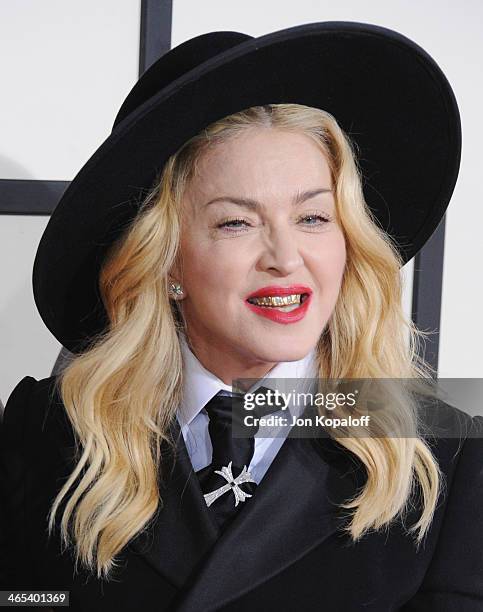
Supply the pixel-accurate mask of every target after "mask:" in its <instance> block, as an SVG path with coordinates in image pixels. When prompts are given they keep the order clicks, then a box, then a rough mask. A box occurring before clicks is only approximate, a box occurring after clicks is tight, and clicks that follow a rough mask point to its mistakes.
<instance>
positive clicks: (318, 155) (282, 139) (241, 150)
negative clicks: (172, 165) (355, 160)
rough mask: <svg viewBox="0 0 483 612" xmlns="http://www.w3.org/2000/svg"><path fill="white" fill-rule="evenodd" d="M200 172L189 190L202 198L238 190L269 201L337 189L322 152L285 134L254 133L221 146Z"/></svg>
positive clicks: (202, 163)
mask: <svg viewBox="0 0 483 612" xmlns="http://www.w3.org/2000/svg"><path fill="white" fill-rule="evenodd" d="M197 166H198V168H197V173H196V175H195V177H194V178H193V180H192V181H191V184H190V187H189V191H190V192H191V193H193V194H194V193H196V194H197V196H200V195H205V196H216V195H220V194H219V192H225V191H228V190H229V191H230V193H233V191H235V190H236V195H239V196H247V197H260V198H262V199H263V198H266V197H270V196H275V197H277V196H279V195H280V196H281V195H282V194H284V195H285V196H291V195H292V192H295V191H297V190H299V191H300V190H304V189H311V188H314V187H327V188H330V187H331V186H332V182H331V173H330V168H329V164H328V161H327V159H326V157H325V155H324V153H323V151H322V149H321V148H320V146H319V145H318V144H317V143H316V142H315V141H314V140H313V139H312V138H310V137H309V136H307V135H305V134H302V133H294V132H289V131H284V130H280V129H273V128H250V129H248V130H246V131H245V132H243V133H241V134H239V135H237V136H235V137H232V138H230V139H229V140H228V141H226V142H223V143H219V144H217V145H215V146H214V147H213V148H212V149H211V150H209V151H208V152H206V153H205V154H204V155H202V157H201V158H200V160H199V162H198V165H197ZM288 190H289V191H290V193H288Z"/></svg>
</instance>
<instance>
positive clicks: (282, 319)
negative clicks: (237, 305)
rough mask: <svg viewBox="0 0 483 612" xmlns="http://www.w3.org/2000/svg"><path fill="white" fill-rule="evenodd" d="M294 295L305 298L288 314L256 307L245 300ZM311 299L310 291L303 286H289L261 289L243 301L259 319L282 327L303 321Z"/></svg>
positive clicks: (264, 307)
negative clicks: (267, 320) (268, 320)
mask: <svg viewBox="0 0 483 612" xmlns="http://www.w3.org/2000/svg"><path fill="white" fill-rule="evenodd" d="M295 293H300V294H304V293H305V294H306V295H307V297H306V299H305V300H304V302H303V303H302V304H300V306H299V307H298V308H295V309H294V310H291V311H289V312H283V311H282V310H278V309H277V308H276V307H267V306H257V305H256V304H251V303H250V302H248V301H247V300H248V299H249V298H254V297H268V296H284V295H293V294H295ZM311 298H312V289H310V287H307V286H305V285H290V286H289V287H282V286H280V285H270V286H267V287H262V288H261V289H258V290H257V291H254V292H253V293H251V294H250V295H249V296H247V298H246V299H245V304H246V305H247V306H248V308H250V310H251V311H252V312H254V313H255V314H257V315H260V316H261V317H265V318H267V319H270V320H271V321H274V322H275V323H281V324H282V325H286V324H288V323H296V322H297V321H300V319H303V318H304V316H305V314H306V313H307V310H308V308H309V305H310V301H311Z"/></svg>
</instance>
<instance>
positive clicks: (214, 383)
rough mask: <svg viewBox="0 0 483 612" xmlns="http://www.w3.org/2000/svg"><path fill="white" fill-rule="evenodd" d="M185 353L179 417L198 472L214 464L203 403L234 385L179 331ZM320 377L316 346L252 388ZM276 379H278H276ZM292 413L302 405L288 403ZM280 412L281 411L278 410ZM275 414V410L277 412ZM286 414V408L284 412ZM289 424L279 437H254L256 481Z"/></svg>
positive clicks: (252, 464)
mask: <svg viewBox="0 0 483 612" xmlns="http://www.w3.org/2000/svg"><path fill="white" fill-rule="evenodd" d="M179 337H180V343H181V352H182V356H183V376H184V381H183V401H182V402H181V405H180V407H179V409H178V413H177V418H178V422H179V424H180V427H181V432H182V434H183V438H184V441H185V444H186V448H187V451H188V454H189V456H190V459H191V463H192V465H193V468H194V470H195V472H197V471H198V470H201V469H202V468H204V467H206V466H207V465H209V464H210V463H211V456H212V445H211V439H210V435H209V432H208V423H209V420H210V419H209V417H208V413H207V412H206V410H205V409H204V406H206V404H207V403H208V402H209V401H210V400H211V398H212V397H214V396H215V395H216V394H217V393H218V392H219V391H220V390H224V391H227V392H232V387H231V386H229V385H226V384H225V383H224V382H223V381H222V380H220V379H219V378H218V377H217V376H215V375H214V374H213V373H211V372H210V371H208V370H207V369H206V368H204V367H203V366H202V365H201V363H200V362H199V361H198V359H197V357H196V356H195V355H194V353H193V352H192V351H191V349H190V347H189V346H188V344H187V342H186V338H185V336H184V334H183V333H182V332H180V334H179ZM317 376H318V371H317V366H316V353H315V349H313V350H312V351H311V352H310V353H309V354H308V355H306V356H305V357H304V358H303V359H300V360H298V361H286V362H284V361H282V362H280V363H278V364H277V365H276V366H274V367H273V368H272V369H271V370H270V372H268V373H267V374H266V375H265V377H264V378H263V379H261V380H259V381H258V382H257V384H256V385H254V387H253V389H256V388H258V387H259V386H265V387H267V388H272V389H273V390H276V388H278V389H279V390H280V384H278V385H277V387H276V386H275V385H274V384H272V385H271V384H270V379H277V383H280V379H300V378H302V379H307V378H308V379H310V378H316V377H317ZM274 382H275V381H274ZM287 408H288V410H289V412H290V414H299V413H300V407H297V406H294V405H293V404H290V403H289V405H288V406H287ZM279 412H280V411H279ZM274 414H276V413H274ZM285 414H286V411H285ZM289 430H290V427H287V426H285V427H281V428H280V429H279V430H278V431H279V433H277V435H276V437H270V438H263V437H258V436H255V452H254V454H253V458H252V460H251V462H250V465H249V466H248V470H249V472H250V474H251V475H252V478H253V479H254V480H255V481H256V482H257V484H258V483H259V482H260V480H261V479H262V478H263V476H264V475H265V473H266V471H267V470H268V468H269V467H270V464H271V463H272V461H273V459H274V458H275V456H276V454H277V453H278V451H279V449H280V447H281V446H282V444H283V443H284V441H285V439H286V437H287V435H288V433H289Z"/></svg>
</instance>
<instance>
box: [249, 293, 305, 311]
mask: <svg viewBox="0 0 483 612" xmlns="http://www.w3.org/2000/svg"><path fill="white" fill-rule="evenodd" d="M308 297H309V294H308V293H294V294H292V295H283V296H281V295H271V296H265V297H255V298H248V299H247V302H249V303H250V304H253V305H254V306H259V307H260V308H275V309H277V310H280V311H282V312H290V311H291V310H296V309H297V308H299V307H300V306H301V304H303V303H304V302H305V300H306V299H307V298H308Z"/></svg>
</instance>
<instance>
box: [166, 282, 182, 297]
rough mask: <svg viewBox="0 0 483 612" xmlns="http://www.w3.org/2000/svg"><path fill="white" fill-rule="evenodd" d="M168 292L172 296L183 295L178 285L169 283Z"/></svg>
mask: <svg viewBox="0 0 483 612" xmlns="http://www.w3.org/2000/svg"><path fill="white" fill-rule="evenodd" d="M169 290H170V292H171V293H172V294H173V295H174V296H178V295H182V293H183V288H182V287H181V285H180V284H179V283H171V284H170V286H169Z"/></svg>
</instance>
